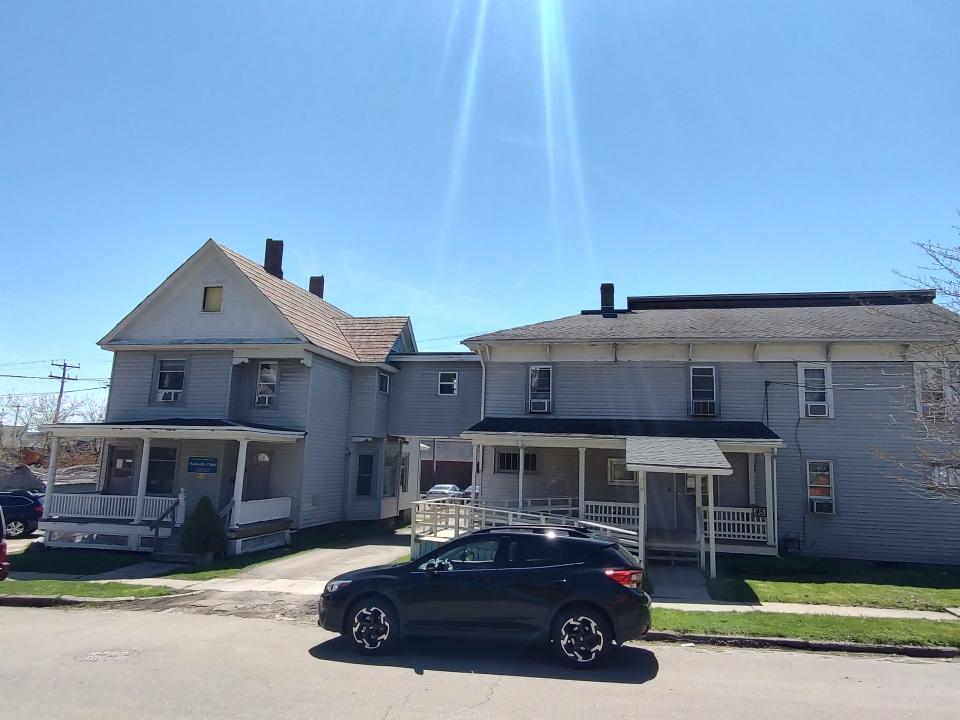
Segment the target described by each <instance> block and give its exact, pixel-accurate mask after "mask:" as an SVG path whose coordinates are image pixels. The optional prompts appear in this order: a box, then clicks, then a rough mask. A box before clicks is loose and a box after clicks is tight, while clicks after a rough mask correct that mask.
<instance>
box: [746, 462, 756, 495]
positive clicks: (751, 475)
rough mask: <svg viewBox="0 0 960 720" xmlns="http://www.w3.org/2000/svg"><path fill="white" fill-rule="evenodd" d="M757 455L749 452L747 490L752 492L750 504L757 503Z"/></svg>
mask: <svg viewBox="0 0 960 720" xmlns="http://www.w3.org/2000/svg"><path fill="white" fill-rule="evenodd" d="M756 480H757V456H756V455H755V454H754V453H747V491H748V492H749V494H750V504H751V505H756V504H757V483H756Z"/></svg>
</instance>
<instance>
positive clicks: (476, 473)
mask: <svg viewBox="0 0 960 720" xmlns="http://www.w3.org/2000/svg"><path fill="white" fill-rule="evenodd" d="M481 454H483V446H482V445H477V444H476V443H474V445H473V493H472V494H471V495H470V504H471V505H478V504H479V503H478V502H477V500H478V499H479V497H478V496H479V495H480V455H481Z"/></svg>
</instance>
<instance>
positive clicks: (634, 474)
mask: <svg viewBox="0 0 960 720" xmlns="http://www.w3.org/2000/svg"><path fill="white" fill-rule="evenodd" d="M619 464H622V465H623V474H624V476H627V475H631V476H632V477H633V482H627V481H626V480H621V481H617V480H614V479H613V467H614V465H619ZM639 482H640V475H639V474H638V473H637V471H636V470H627V459H626V458H617V457H608V458H607V485H613V486H615V487H637V485H638V484H639Z"/></svg>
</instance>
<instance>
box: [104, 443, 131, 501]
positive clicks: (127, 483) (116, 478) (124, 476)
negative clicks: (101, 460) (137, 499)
mask: <svg viewBox="0 0 960 720" xmlns="http://www.w3.org/2000/svg"><path fill="white" fill-rule="evenodd" d="M133 457H134V449H133V448H132V447H119V446H116V445H114V446H111V448H110V455H109V465H108V466H107V488H106V490H107V494H108V495H133Z"/></svg>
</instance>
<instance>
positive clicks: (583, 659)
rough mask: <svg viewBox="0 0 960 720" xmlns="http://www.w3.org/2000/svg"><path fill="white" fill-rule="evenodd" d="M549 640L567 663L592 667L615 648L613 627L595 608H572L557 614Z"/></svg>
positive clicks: (585, 667)
mask: <svg viewBox="0 0 960 720" xmlns="http://www.w3.org/2000/svg"><path fill="white" fill-rule="evenodd" d="M550 641H551V644H552V645H553V647H554V650H555V651H556V653H557V655H559V657H560V659H561V660H563V661H564V662H565V663H566V664H568V665H570V666H571V667H576V668H578V669H581V670H589V669H591V668H595V667H597V666H598V665H599V664H600V663H602V662H603V661H604V660H605V659H606V658H607V656H608V655H609V654H610V651H611V650H613V628H612V627H611V626H610V622H609V621H608V620H607V618H606V617H605V616H604V614H603V613H602V612H600V611H599V610H596V609H595V608H590V607H575V608H570V609H568V610H563V611H561V612H560V613H558V614H557V617H556V619H555V620H554V622H553V630H552V632H551V637H550Z"/></svg>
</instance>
